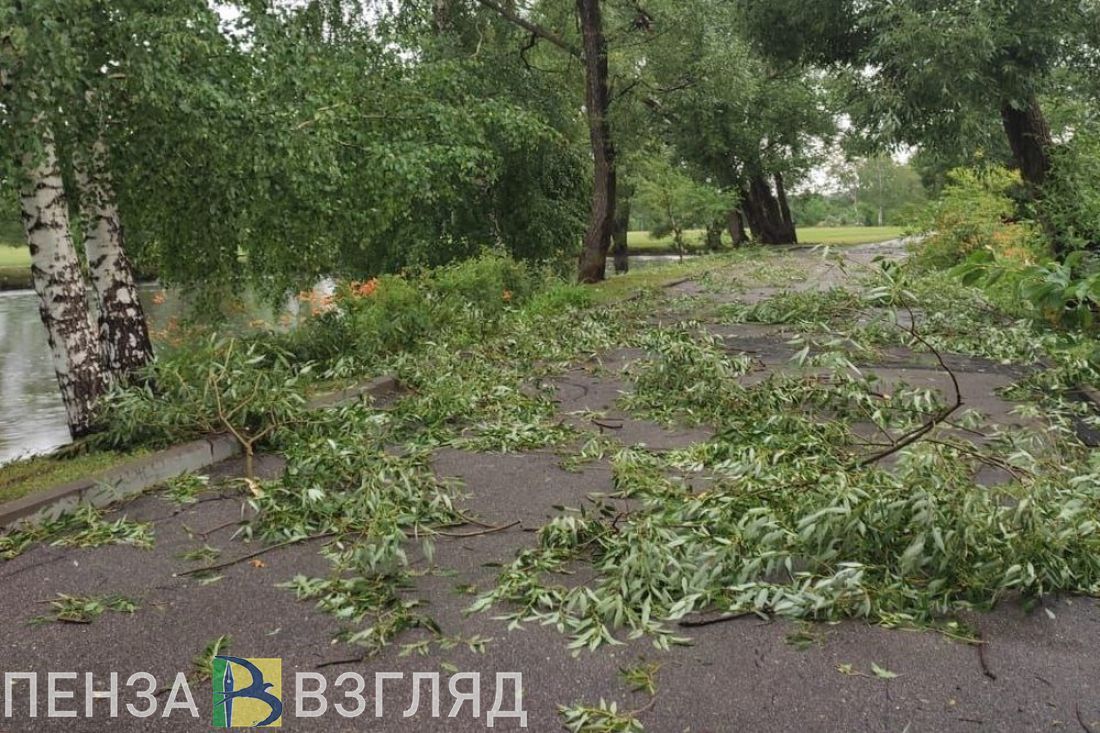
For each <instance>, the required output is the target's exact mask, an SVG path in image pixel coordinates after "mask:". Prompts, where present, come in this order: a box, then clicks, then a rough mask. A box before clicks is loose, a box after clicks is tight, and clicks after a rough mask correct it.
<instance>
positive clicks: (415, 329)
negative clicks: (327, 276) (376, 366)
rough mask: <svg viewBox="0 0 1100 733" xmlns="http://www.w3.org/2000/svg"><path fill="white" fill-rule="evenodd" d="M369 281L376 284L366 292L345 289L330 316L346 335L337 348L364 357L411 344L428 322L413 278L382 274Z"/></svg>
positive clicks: (425, 307) (421, 335) (427, 312)
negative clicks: (359, 294)
mask: <svg viewBox="0 0 1100 733" xmlns="http://www.w3.org/2000/svg"><path fill="white" fill-rule="evenodd" d="M372 282H374V283H376V284H377V287H376V288H375V289H374V291H373V292H372V293H371V294H370V295H368V296H358V295H357V294H356V293H354V292H352V291H349V290H347V289H345V290H344V291H343V292H342V293H341V297H338V300H337V303H338V306H337V310H335V311H334V312H333V314H332V316H331V317H332V318H334V319H338V320H341V321H343V323H342V324H341V330H342V331H343V332H344V333H345V334H346V335H347V336H348V338H349V339H350V341H348V342H345V343H343V344H340V346H341V348H342V349H344V350H346V351H347V352H348V353H350V354H352V355H356V356H360V357H365V360H369V359H370V357H369V356H368V355H373V354H386V353H392V352H394V351H400V350H402V349H408V348H411V347H412V346H414V345H415V344H416V343H417V342H418V341H419V340H420V339H421V338H422V337H423V336H424V334H425V333H427V331H428V330H429V329H430V328H431V326H432V316H431V311H430V308H429V304H428V302H427V301H426V299H425V297H424V294H423V293H422V292H421V291H420V289H419V288H418V287H417V283H416V282H415V281H413V282H410V281H409V280H407V279H406V278H404V277H403V276H401V275H383V276H382V277H380V278H377V279H376V280H374V281H372ZM349 346H350V349H349V348H348V347H349Z"/></svg>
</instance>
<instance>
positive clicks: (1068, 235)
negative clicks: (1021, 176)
mask: <svg viewBox="0 0 1100 733" xmlns="http://www.w3.org/2000/svg"><path fill="white" fill-rule="evenodd" d="M1053 157H1054V163H1053V167H1052V169H1051V172H1050V178H1049V180H1048V181H1047V183H1046V184H1045V185H1044V186H1043V197H1042V199H1041V200H1040V201H1039V203H1038V211H1039V216H1041V217H1042V218H1043V220H1044V222H1046V223H1048V226H1049V227H1050V228H1051V230H1053V231H1054V232H1057V241H1056V245H1057V246H1058V248H1059V249H1060V250H1061V251H1063V252H1070V251H1073V250H1080V249H1088V250H1092V251H1093V252H1100V125H1097V124H1096V123H1093V124H1092V125H1091V126H1086V127H1083V128H1082V129H1079V130H1076V131H1075V134H1074V136H1073V138H1072V139H1071V140H1070V141H1069V142H1067V143H1066V144H1064V145H1061V146H1059V147H1058V148H1057V149H1056V150H1055V151H1054V153H1053Z"/></svg>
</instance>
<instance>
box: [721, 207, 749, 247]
mask: <svg viewBox="0 0 1100 733" xmlns="http://www.w3.org/2000/svg"><path fill="white" fill-rule="evenodd" d="M726 226H727V227H728V228H729V233H730V242H731V244H732V245H733V246H734V247H740V246H741V245H743V244H744V243H745V242H747V241H748V239H749V238H748V237H747V236H746V235H745V217H744V215H743V214H742V213H741V210H740V209H738V208H736V207H735V208H732V209H730V211H729V214H728V222H727V224H726Z"/></svg>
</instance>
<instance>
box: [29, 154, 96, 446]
mask: <svg viewBox="0 0 1100 733" xmlns="http://www.w3.org/2000/svg"><path fill="white" fill-rule="evenodd" d="M43 143H44V144H43V146H42V152H41V154H40V155H39V156H38V157H37V158H35V157H34V156H31V155H26V156H24V159H23V164H24V167H25V169H26V170H25V174H26V181H25V182H24V184H23V188H22V191H21V195H20V199H21V207H22V218H23V231H24V233H25V234H26V237H27V244H28V245H29V246H30V254H31V274H32V276H33V278H34V290H35V292H36V293H37V294H38V300H39V305H38V312H39V315H40V316H41V318H42V324H43V325H44V326H45V327H46V334H47V337H48V339H49V344H50V352H51V355H52V357H53V367H54V372H55V373H56V374H57V383H58V386H60V388H61V399H62V401H63V402H64V403H65V411H66V413H67V415H68V420H69V432H70V433H71V434H72V436H73V438H79V437H81V436H84V435H87V434H88V433H90V432H91V431H92V427H93V422H94V417H95V405H96V401H97V400H98V399H99V397H100V396H101V395H102V394H103V391H104V389H105V388H106V379H105V375H104V372H103V368H102V365H101V361H100V355H99V343H98V340H97V339H96V332H95V329H94V328H93V326H92V323H91V320H90V318H89V314H88V296H87V288H86V286H85V284H84V277H83V274H82V273H81V271H80V260H79V259H77V256H76V249H75V248H74V247H73V240H72V233H71V232H70V230H69V208H68V202H67V200H66V197H65V187H64V183H63V182H62V180H61V169H60V167H59V166H58V162H57V153H56V151H55V149H54V143H53V139H52V137H51V136H49V134H48V133H47V135H46V137H45V139H44V140H43Z"/></svg>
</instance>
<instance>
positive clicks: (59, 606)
mask: <svg viewBox="0 0 1100 733" xmlns="http://www.w3.org/2000/svg"><path fill="white" fill-rule="evenodd" d="M137 609H138V604H137V602H136V601H134V600H133V599H131V598H127V597H126V596H120V595H112V596H70V595H67V594H65V593H59V594H58V595H57V598H54V599H52V600H51V601H50V611H49V613H48V614H46V615H43V616H36V617H35V618H33V619H31V623H32V624H43V623H52V622H59V623H70V624H90V623H91V622H92V621H94V620H96V619H97V618H99V617H100V616H102V615H103V614H104V613H106V612H107V611H114V612H116V613H125V614H131V613H134V612H135V611H137Z"/></svg>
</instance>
